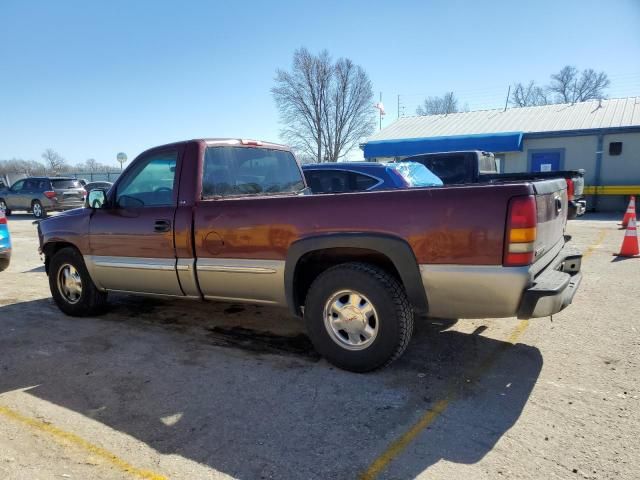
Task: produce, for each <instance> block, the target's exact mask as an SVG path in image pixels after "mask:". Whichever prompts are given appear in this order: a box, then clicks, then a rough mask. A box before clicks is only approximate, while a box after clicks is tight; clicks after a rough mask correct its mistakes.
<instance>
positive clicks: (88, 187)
mask: <svg viewBox="0 0 640 480" xmlns="http://www.w3.org/2000/svg"><path fill="white" fill-rule="evenodd" d="M111 185H113V183H111V182H89V183H87V184H86V185H85V186H84V189H85V190H86V191H87V193H89V192H90V191H91V190H95V189H96V188H101V189H103V190H109V189H110V188H111Z"/></svg>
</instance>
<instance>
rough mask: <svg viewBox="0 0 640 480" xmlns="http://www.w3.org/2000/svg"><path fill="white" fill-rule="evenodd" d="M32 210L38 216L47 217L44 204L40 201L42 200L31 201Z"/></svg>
mask: <svg viewBox="0 0 640 480" xmlns="http://www.w3.org/2000/svg"><path fill="white" fill-rule="evenodd" d="M31 212H32V213H33V216H34V217H36V218H47V211H46V210H45V209H44V207H43V206H42V203H40V200H34V201H33V202H31Z"/></svg>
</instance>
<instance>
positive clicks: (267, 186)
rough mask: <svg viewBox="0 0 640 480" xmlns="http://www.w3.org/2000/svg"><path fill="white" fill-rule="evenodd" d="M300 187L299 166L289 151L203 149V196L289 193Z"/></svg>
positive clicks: (301, 182)
mask: <svg viewBox="0 0 640 480" xmlns="http://www.w3.org/2000/svg"><path fill="white" fill-rule="evenodd" d="M303 188H304V180H303V178H302V174H301V172H300V167H299V166H298V163H297V162H296V159H295V157H294V156H293V155H292V154H291V152H286V151H282V150H271V149H267V148H246V147H209V148H207V151H206V153H205V159H204V171H203V175H202V197H203V198H207V197H218V196H222V197H225V196H234V195H258V194H262V195H264V194H269V195H270V194H278V193H292V192H298V191H300V190H302V189H303Z"/></svg>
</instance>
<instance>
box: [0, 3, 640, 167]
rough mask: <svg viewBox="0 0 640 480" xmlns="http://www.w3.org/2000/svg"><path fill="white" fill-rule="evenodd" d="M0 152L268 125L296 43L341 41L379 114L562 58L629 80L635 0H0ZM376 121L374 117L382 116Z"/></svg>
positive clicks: (484, 102) (272, 132)
mask: <svg viewBox="0 0 640 480" xmlns="http://www.w3.org/2000/svg"><path fill="white" fill-rule="evenodd" d="M0 25H1V28H0V159H8V158H12V157H17V158H25V159H35V160H39V159H40V154H41V153H42V151H43V150H44V149H45V148H48V147H51V148H54V149H55V150H57V151H58V152H59V153H60V154H61V155H63V156H64V157H65V158H66V159H67V160H68V161H69V162H70V163H77V162H82V161H84V160H86V159H87V158H90V157H93V158H96V159H98V160H99V161H100V162H103V163H114V164H115V156H116V153H117V152H119V151H124V152H126V153H127V154H128V155H129V158H133V157H134V156H135V155H137V154H138V153H140V152H141V151H142V150H144V149H145V148H148V147H151V146H154V145H158V144H162V143H167V142H170V141H174V140H180V139H186V138H195V137H202V136H205V137H206V136H232V137H247V138H261V139H265V140H276V141H277V140H278V132H279V128H280V127H279V125H278V116H277V111H276V109H275V106H274V103H273V100H272V97H271V94H270V92H269V90H270V88H271V87H272V85H273V77H274V74H275V70H276V68H279V67H280V68H286V67H288V66H289V65H290V63H291V56H292V53H293V51H294V50H295V49H296V48H297V47H300V46H306V47H307V48H309V49H310V50H312V51H319V50H321V49H323V48H326V49H328V50H329V52H330V53H331V54H332V55H333V56H334V57H340V56H346V57H350V58H351V59H353V60H354V61H355V62H356V63H358V64H360V65H362V66H363V67H364V68H365V69H366V70H367V72H368V73H369V75H370V77H371V80H372V82H373V85H374V89H375V92H376V96H377V95H378V92H380V91H382V92H383V101H384V103H385V105H386V108H387V113H388V114H387V116H386V118H385V120H384V124H389V123H390V122H392V121H393V120H394V119H395V118H396V116H397V113H396V102H397V95H398V94H401V95H402V97H401V99H402V103H403V104H404V105H405V106H406V107H405V111H406V113H407V114H410V115H412V114H414V112H415V107H416V105H417V104H418V103H419V102H420V101H421V99H422V98H423V97H424V96H425V95H439V94H442V93H444V92H445V91H448V90H453V91H455V92H456V93H457V95H458V97H459V98H460V100H461V102H462V103H468V105H469V107H470V108H471V109H472V110H474V109H479V108H491V107H497V106H499V105H500V104H501V103H503V102H504V98H505V96H506V90H507V87H508V85H509V84H510V83H513V82H514V81H519V80H521V81H527V80H531V79H533V80H538V81H540V82H546V81H547V79H548V77H549V74H550V73H552V72H554V71H557V70H559V69H560V68H561V67H562V66H563V65H565V64H573V65H576V66H578V67H580V68H585V67H592V68H595V69H597V70H605V71H606V72H607V73H609V75H610V77H611V80H612V88H611V89H610V91H609V94H610V96H613V97H620V96H631V95H640V27H639V25H640V0H611V1H608V2H594V1H558V0H553V1H548V0H541V1H537V2H514V1H512V0H508V1H507V0H505V1H503V0H496V1H492V2H488V1H484V2H481V1H471V0H469V1H427V0H417V1H398V0H396V1H393V2H390V1H386V2H374V1H353V2H351V1H333V0H326V1H323V2H313V3H312V2H302V1H300V2H295V1H277V0H273V1H270V2H258V1H255V2H248V1H234V2H214V1H181V2H178V1H173V2H162V1H146V0H138V1H119V0H110V1H98V2H93V1H90V2H87V1H67V0H59V1H55V2H53V1H46V2H45V1H42V2H40V1H38V2H36V1H30V0H2V1H1V2H0ZM384 124H383V125H384Z"/></svg>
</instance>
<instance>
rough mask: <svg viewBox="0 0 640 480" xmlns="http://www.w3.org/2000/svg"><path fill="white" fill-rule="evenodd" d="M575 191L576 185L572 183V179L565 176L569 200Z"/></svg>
mask: <svg viewBox="0 0 640 480" xmlns="http://www.w3.org/2000/svg"><path fill="white" fill-rule="evenodd" d="M575 192H576V187H575V185H574V184H573V180H571V179H570V178H567V198H568V199H569V200H573V197H574V196H575Z"/></svg>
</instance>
